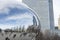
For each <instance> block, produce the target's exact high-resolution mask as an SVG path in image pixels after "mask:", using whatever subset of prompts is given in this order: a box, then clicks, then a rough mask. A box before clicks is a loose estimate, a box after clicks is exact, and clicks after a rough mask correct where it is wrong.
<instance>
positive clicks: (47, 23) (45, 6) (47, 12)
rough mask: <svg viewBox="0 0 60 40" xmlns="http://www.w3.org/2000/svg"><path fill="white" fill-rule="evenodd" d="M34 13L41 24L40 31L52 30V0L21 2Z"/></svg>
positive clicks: (25, 0) (23, 0)
mask: <svg viewBox="0 0 60 40" xmlns="http://www.w3.org/2000/svg"><path fill="white" fill-rule="evenodd" d="M22 2H23V3H25V4H26V5H27V6H28V7H30V8H31V9H32V10H33V11H35V13H36V15H37V16H38V18H39V20H40V24H41V30H48V29H50V30H53V29H54V16H53V1H52V0H22Z"/></svg>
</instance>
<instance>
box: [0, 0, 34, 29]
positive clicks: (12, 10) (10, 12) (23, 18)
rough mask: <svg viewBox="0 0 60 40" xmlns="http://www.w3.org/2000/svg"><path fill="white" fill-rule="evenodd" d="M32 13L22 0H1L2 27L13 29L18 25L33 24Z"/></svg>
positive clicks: (0, 21) (0, 16)
mask: <svg viewBox="0 0 60 40" xmlns="http://www.w3.org/2000/svg"><path fill="white" fill-rule="evenodd" d="M13 1H14V2H13ZM32 13H33V12H31V11H30V10H29V9H28V7H27V6H26V5H25V4H23V3H22V2H21V1H20V0H0V28H1V29H7V28H9V29H11V28H13V27H17V26H18V27H20V26H26V28H27V26H29V25H32V24H33V22H32V20H33V14H32Z"/></svg>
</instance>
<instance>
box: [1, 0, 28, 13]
mask: <svg viewBox="0 0 60 40" xmlns="http://www.w3.org/2000/svg"><path fill="white" fill-rule="evenodd" d="M17 4H19V5H22V6H21V7H23V6H25V8H26V7H27V5H25V4H24V3H22V0H0V13H8V12H9V9H8V7H11V8H14V7H18V8H21V7H20V6H17Z"/></svg>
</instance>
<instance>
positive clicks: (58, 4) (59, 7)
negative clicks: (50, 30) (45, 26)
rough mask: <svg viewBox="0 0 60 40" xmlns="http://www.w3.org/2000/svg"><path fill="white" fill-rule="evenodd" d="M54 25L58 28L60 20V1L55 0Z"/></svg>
mask: <svg viewBox="0 0 60 40" xmlns="http://www.w3.org/2000/svg"><path fill="white" fill-rule="evenodd" d="M53 11H54V23H55V26H58V18H59V15H60V0H53Z"/></svg>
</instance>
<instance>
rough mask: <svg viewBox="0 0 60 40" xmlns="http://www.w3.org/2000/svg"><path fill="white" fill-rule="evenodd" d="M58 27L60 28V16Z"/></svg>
mask: <svg viewBox="0 0 60 40" xmlns="http://www.w3.org/2000/svg"><path fill="white" fill-rule="evenodd" d="M58 29H59V30H60V17H59V18H58Z"/></svg>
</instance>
